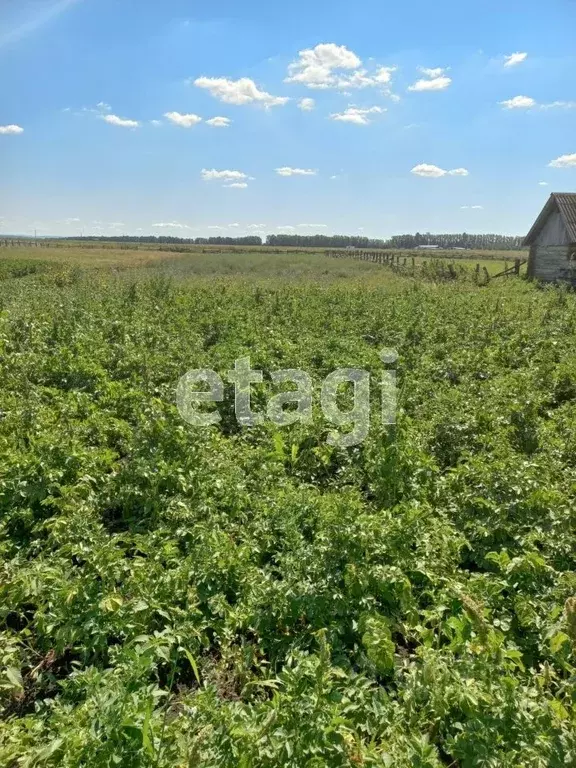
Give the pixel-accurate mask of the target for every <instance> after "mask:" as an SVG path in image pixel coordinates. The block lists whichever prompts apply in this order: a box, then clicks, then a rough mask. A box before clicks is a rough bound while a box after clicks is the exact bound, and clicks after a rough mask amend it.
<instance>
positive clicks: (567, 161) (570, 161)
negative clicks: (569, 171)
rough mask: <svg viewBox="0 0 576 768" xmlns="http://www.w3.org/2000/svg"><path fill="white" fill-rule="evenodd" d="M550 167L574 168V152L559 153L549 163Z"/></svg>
mask: <svg viewBox="0 0 576 768" xmlns="http://www.w3.org/2000/svg"><path fill="white" fill-rule="evenodd" d="M549 165H550V167H551V168H576V153H574V154H573V155H560V157H557V158H556V160H552V162H551V163H549Z"/></svg>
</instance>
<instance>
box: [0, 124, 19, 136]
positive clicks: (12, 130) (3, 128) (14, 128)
mask: <svg viewBox="0 0 576 768" xmlns="http://www.w3.org/2000/svg"><path fill="white" fill-rule="evenodd" d="M19 133H24V128H21V127H20V126H19V125H0V134H3V135H5V136H7V135H10V134H13V135H17V134H19Z"/></svg>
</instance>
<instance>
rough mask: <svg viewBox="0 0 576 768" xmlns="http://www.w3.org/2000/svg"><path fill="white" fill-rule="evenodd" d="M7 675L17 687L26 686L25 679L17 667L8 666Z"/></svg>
mask: <svg viewBox="0 0 576 768" xmlns="http://www.w3.org/2000/svg"><path fill="white" fill-rule="evenodd" d="M6 677H7V678H8V680H10V682H11V683H12V685H13V686H14V687H15V688H20V689H23V688H24V681H23V680H22V673H21V672H20V670H19V669H18V668H17V667H8V668H7V669H6Z"/></svg>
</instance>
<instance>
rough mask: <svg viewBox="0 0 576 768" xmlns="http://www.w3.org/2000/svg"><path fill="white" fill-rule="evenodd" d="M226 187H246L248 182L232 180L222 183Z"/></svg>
mask: <svg viewBox="0 0 576 768" xmlns="http://www.w3.org/2000/svg"><path fill="white" fill-rule="evenodd" d="M224 186H225V187H227V188H228V189H246V187H247V186H248V184H246V182H245V181H234V182H232V184H224Z"/></svg>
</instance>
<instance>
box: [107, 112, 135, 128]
mask: <svg viewBox="0 0 576 768" xmlns="http://www.w3.org/2000/svg"><path fill="white" fill-rule="evenodd" d="M101 117H102V120H105V121H106V122H107V123H109V124H110V125H117V126H119V127H120V128H138V127H139V125H140V123H139V122H138V120H127V119H125V118H123V117H118V115H102V116H101Z"/></svg>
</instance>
